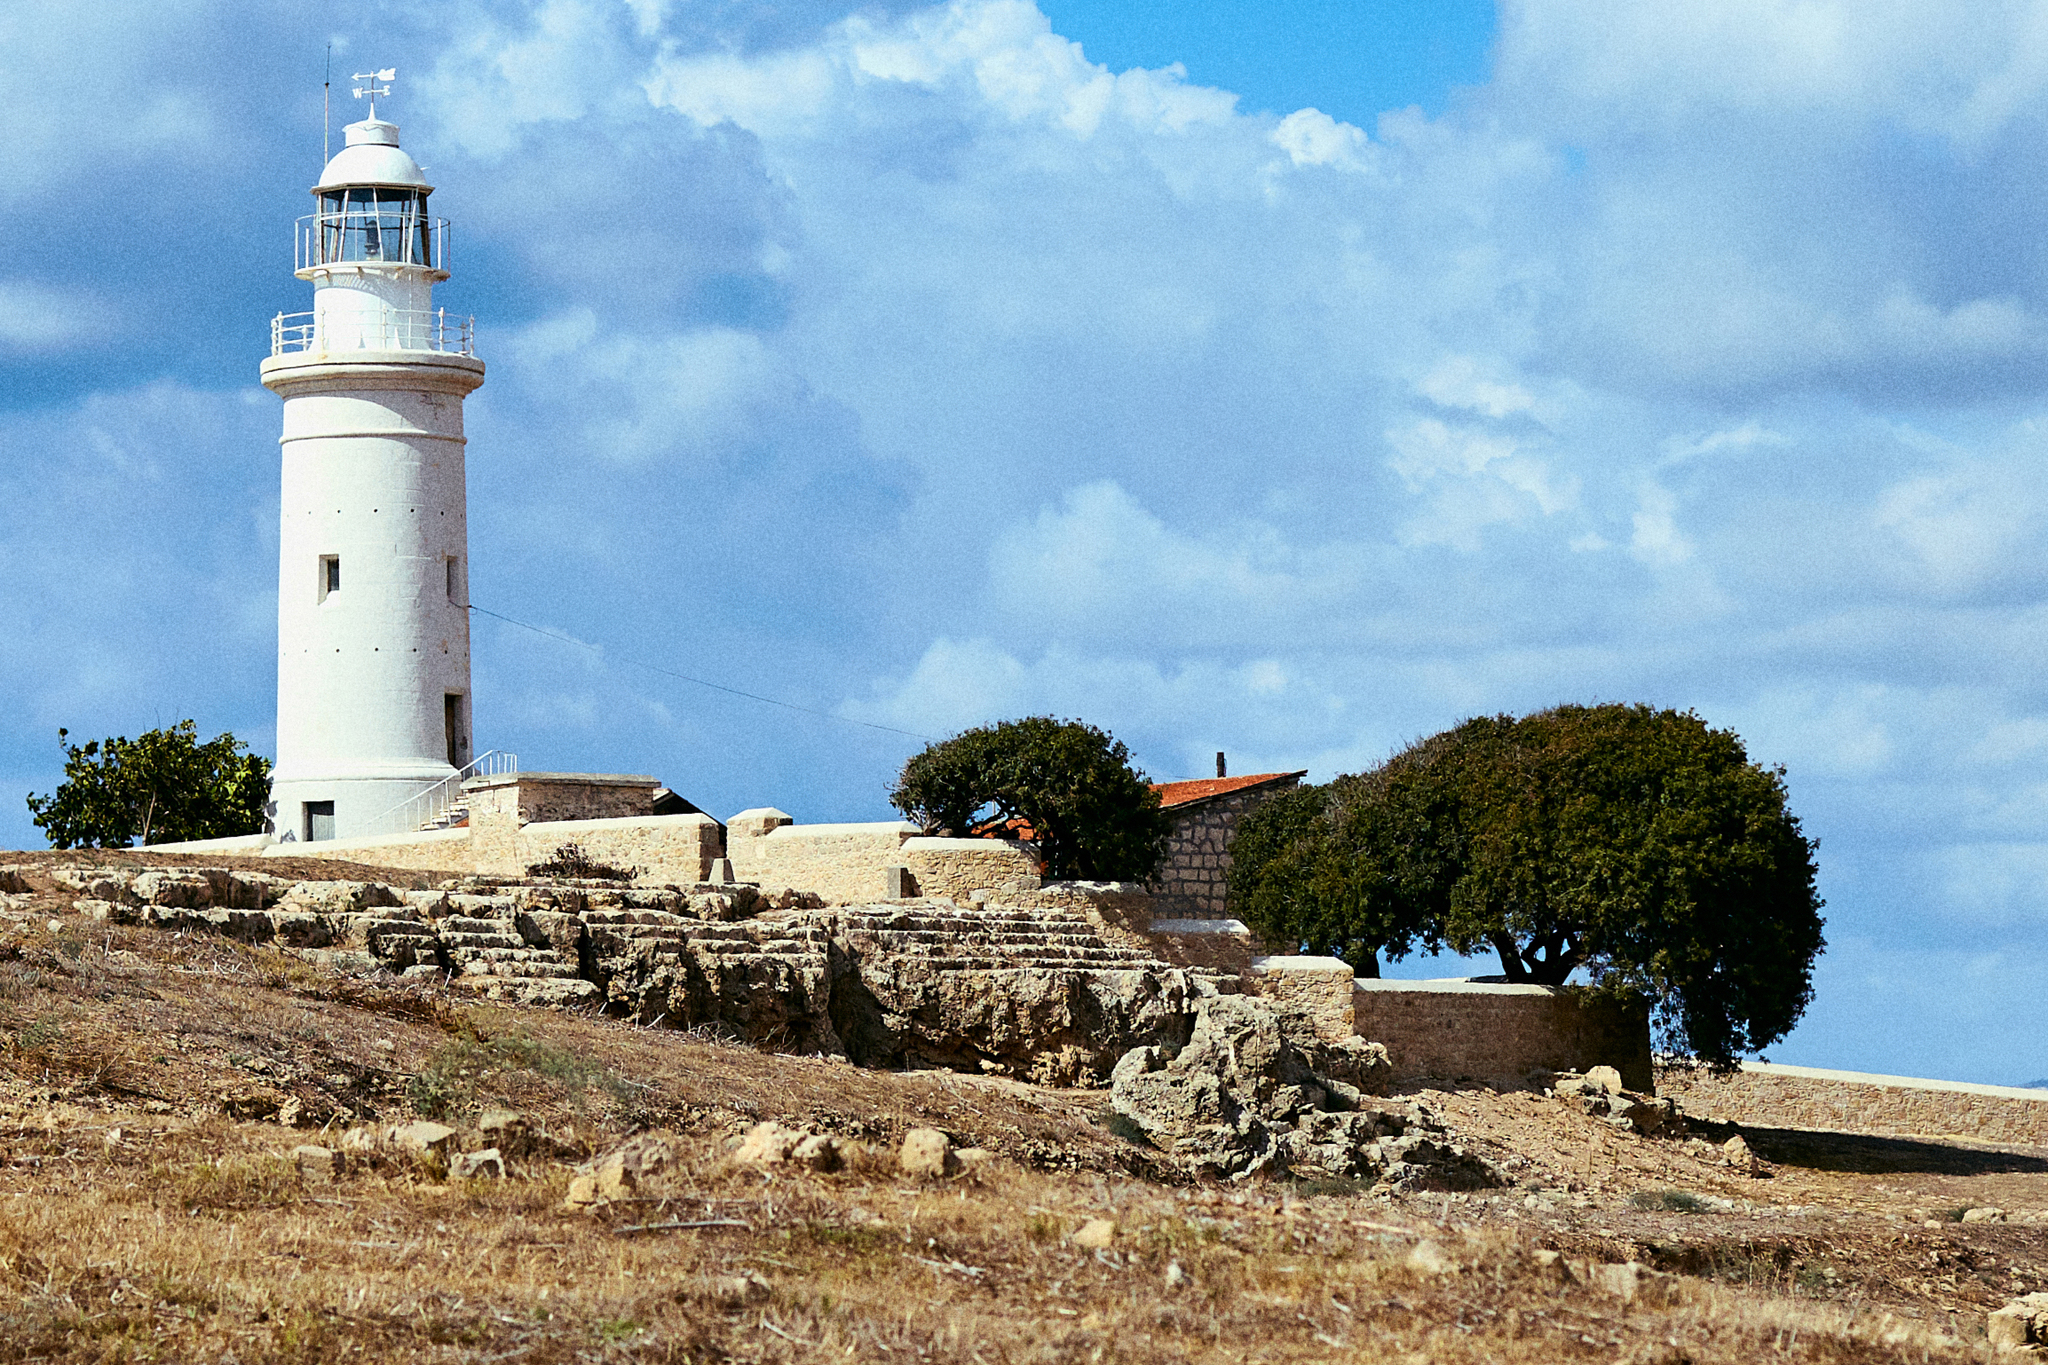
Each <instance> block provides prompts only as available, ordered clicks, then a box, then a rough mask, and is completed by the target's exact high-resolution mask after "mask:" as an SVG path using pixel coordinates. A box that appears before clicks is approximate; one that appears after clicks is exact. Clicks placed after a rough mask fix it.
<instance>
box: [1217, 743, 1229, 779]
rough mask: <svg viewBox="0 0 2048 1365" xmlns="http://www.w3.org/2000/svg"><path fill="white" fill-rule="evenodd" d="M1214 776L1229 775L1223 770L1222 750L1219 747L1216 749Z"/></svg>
mask: <svg viewBox="0 0 2048 1365" xmlns="http://www.w3.org/2000/svg"><path fill="white" fill-rule="evenodd" d="M1216 776H1218V777H1228V776H1230V774H1229V773H1227V772H1225V771H1223V751H1222V750H1221V749H1218V750H1217V751H1216Z"/></svg>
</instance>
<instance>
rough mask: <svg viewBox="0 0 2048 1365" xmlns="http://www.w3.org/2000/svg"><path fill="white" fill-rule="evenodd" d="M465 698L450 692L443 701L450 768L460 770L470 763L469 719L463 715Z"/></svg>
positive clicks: (442, 717)
mask: <svg viewBox="0 0 2048 1365" xmlns="http://www.w3.org/2000/svg"><path fill="white" fill-rule="evenodd" d="M463 701H464V697H463V695H462V693H460V692H450V693H448V694H447V696H445V697H443V698H442V699H441V728H442V731H443V733H444V734H445V735H446V736H447V739H448V766H449V767H451V768H460V767H461V766H462V765H463V764H465V763H467V762H469V734H468V730H469V725H468V717H466V716H464V715H463V714H462V710H463V707H462V703H463Z"/></svg>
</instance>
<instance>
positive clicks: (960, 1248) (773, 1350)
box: [0, 855, 2048, 1365]
mask: <svg viewBox="0 0 2048 1365" xmlns="http://www.w3.org/2000/svg"><path fill="white" fill-rule="evenodd" d="M52 857H61V855H47V856H44V857H41V858H38V857H35V856H33V855H31V856H27V857H22V858H19V859H10V860H12V861H20V862H35V863H38V864H39V865H42V864H47V863H48V862H49V861H50V860H51V858H52ZM95 860H96V861H104V860H105V859H104V856H103V855H95ZM150 861H164V862H168V861H174V860H171V859H151V860H150ZM214 862H215V864H216V865H217V864H218V862H219V860H214ZM262 865H263V867H264V869H265V870H267V871H276V872H286V873H291V872H300V873H311V874H312V875H322V876H341V875H347V872H346V870H345V869H337V868H335V867H333V866H332V865H329V866H327V867H324V868H321V869H320V870H319V871H318V872H317V873H312V869H313V867H314V866H315V865H314V864H311V863H307V864H304V865H303V866H301V867H290V866H280V865H279V863H278V862H277V861H276V860H266V861H265V862H264V863H263V864H262ZM357 875H363V874H362V872H361V871H358V873H357ZM375 875H378V876H380V877H382V878H384V879H386V880H392V879H393V877H392V874H388V873H378V874H375ZM416 875H418V876H419V879H420V880H429V878H427V877H425V876H424V875H423V874H416ZM30 880H31V883H32V884H33V883H35V881H36V879H35V878H34V877H33V876H32V877H31V879H30ZM400 880H402V878H400ZM33 889H34V890H36V891H37V892H38V893H39V894H35V895H32V896H30V897H27V898H22V897H15V898H12V900H11V910H10V914H9V916H8V917H7V918H5V919H0V1163H4V1172H0V1360H47V1361H102V1360H106V1361H114V1360H178V1361H201V1360H204V1361H225V1360H235V1361H239V1362H242V1363H243V1365H250V1363H252V1362H256V1361H269V1360H304V1361H321V1362H330V1361H340V1360H349V1359H361V1360H377V1361H386V1360H390V1361H412V1360H420V1361H428V1360H432V1361H451V1362H453V1361H476V1362H484V1361H533V1362H541V1361H572V1360H576V1361H607V1360H621V1361H624V1360H635V1361H638V1360H648V1361H655V1360H661V1361H667V1360H725V1359H736V1360H825V1359H833V1360H844V1359H850V1358H851V1359H862V1360H894V1361H900V1362H912V1361H946V1362H953V1361H958V1362H975V1363H976V1365H996V1363H997V1362H1020V1363H1021V1362H1026V1361H1087V1362H1108V1361H1131V1362H1137V1361H1152V1360H1201V1361H1209V1360H1215V1361H1246V1360H1266V1361H1276V1362H1277V1361H1294V1360H1335V1359H1351V1358H1369V1359H1380V1358H1391V1359H1402V1360H1430V1361H1438V1360H1443V1361H1468V1360H1469V1361H1523V1360H1531V1361H1533V1360H1555V1359H1587V1360H1617V1359H1620V1360H1633V1361H1644V1362H1648V1361H1658V1362H1672V1365H1676V1363H1677V1362H1698V1363H1700V1365H1704V1363H1705V1362H1721V1361H1727V1362H1738V1361H1739V1362H1751V1361H1757V1360H1772V1361H1776V1360H1785V1361H1801V1360H1812V1361H1860V1360H1894V1359H1898V1360H1913V1361H1928V1360H1975V1359H1979V1358H1989V1357H1988V1356H1987V1355H1986V1348H1985V1346H1984V1344H1983V1335H1982V1334H1983V1323H1984V1315H1985V1313H1986V1312H1987V1311H1988V1310H1990V1309H1992V1308H1995V1307H1997V1306H1998V1305H1999V1304H2001V1303H2003V1302H2005V1301H2006V1300H2007V1299H2009V1298H2012V1297H2014V1296H2016V1295H2018V1294H2021V1293H2024V1292H2028V1291H2035V1290H2043V1289H2048V1224H2044V1223H2042V1222H2028V1221H2023V1219H2024V1218H2026V1217H2027V1216H2038V1215H2040V1213H2041V1212H2042V1211H2044V1210H2048V1152H2041V1151H1999V1150H1991V1149H1985V1148H1978V1147H1968V1146H1963V1145H1959V1144H1951V1143H1940V1142H1908V1141H1898V1140H1883V1139H1875V1138H1859V1137H1849V1136H1840V1135H1825V1134H1810V1133H1795V1132H1776V1131H1757V1130H1751V1131H1748V1132H1746V1133H1745V1134H1744V1135H1743V1136H1744V1137H1745V1139H1746V1141H1747V1142H1748V1143H1749V1144H1750V1145H1751V1147H1752V1148H1753V1150H1754V1152H1755V1153H1756V1154H1757V1155H1758V1156H1760V1157H1761V1158H1762V1159H1763V1164H1762V1165H1759V1166H1756V1167H1754V1168H1752V1167H1749V1166H1747V1165H1744V1164H1741V1163H1738V1164H1736V1165H1732V1166H1731V1165H1729V1164H1727V1163H1726V1162H1725V1161H1724V1160H1723V1157H1722V1153H1721V1146H1720V1144H1722V1143H1723V1142H1725V1141H1726V1140H1727V1139H1728V1138H1729V1137H1730V1136H1732V1135H1733V1132H1732V1130H1728V1129H1711V1130H1703V1129H1699V1128H1697V1127H1696V1128H1695V1129H1694V1131H1693V1133H1692V1134H1691V1135H1690V1136H1689V1138H1688V1137H1680V1138H1669V1139H1660V1138H1647V1137H1641V1136H1637V1135H1634V1134H1625V1133H1621V1132H1618V1131H1616V1130H1615V1129H1614V1128H1612V1127H1610V1126H1608V1125H1606V1124H1605V1123H1603V1122H1601V1121H1599V1120H1597V1119H1595V1118H1592V1117H1589V1116H1588V1115H1587V1114H1585V1113H1584V1112H1582V1111H1580V1110H1578V1109H1575V1108H1573V1107H1572V1106H1571V1105H1569V1104H1567V1103H1566V1102H1564V1101H1560V1100H1556V1099H1552V1098H1549V1097H1547V1096H1537V1095H1522V1094H1511V1095H1496V1094H1493V1093H1492V1092H1488V1091H1481V1092H1461V1093H1456V1094H1437V1093H1430V1094H1426V1095H1424V1096H1422V1097H1421V1098H1422V1100H1423V1102H1424V1103H1426V1104H1428V1105H1429V1106H1431V1107H1432V1108H1434V1109H1435V1110H1436V1111H1437V1112H1438V1113H1439V1114H1440V1115H1441V1116H1442V1118H1443V1119H1444V1120H1445V1121H1446V1122H1447V1123H1448V1124H1449V1125H1450V1126H1451V1127H1452V1128H1454V1129H1455V1130H1456V1131H1457V1132H1459V1133H1460V1134H1462V1135H1463V1138H1464V1140H1465V1141H1466V1142H1468V1143H1469V1144H1470V1145H1472V1146H1473V1147H1475V1148H1476V1149H1478V1150H1480V1151H1482V1152H1483V1153H1485V1154H1486V1155H1487V1156H1488V1157H1490V1158H1491V1159H1492V1160H1493V1161H1495V1162H1496V1163H1498V1164H1499V1165H1500V1166H1502V1167H1503V1168H1504V1169H1506V1170H1507V1171H1509V1172H1510V1173H1511V1174H1512V1175H1513V1177H1514V1178H1515V1179H1516V1180H1517V1181H1518V1182H1519V1184H1518V1185H1517V1186H1516V1187H1515V1188H1512V1189H1506V1190H1500V1191H1488V1192H1481V1193H1475V1194H1465V1195H1458V1194H1425V1195H1413V1196H1407V1197H1400V1198H1395V1197H1389V1196H1385V1195H1379V1194H1374V1193H1372V1192H1370V1191H1368V1190H1365V1189H1361V1188H1357V1187H1355V1186H1351V1185H1343V1184H1334V1183H1325V1184H1315V1183H1286V1182H1274V1183H1255V1184H1249V1185H1242V1186H1214V1185H1209V1186H1203V1185H1192V1184H1188V1183H1184V1182H1182V1181H1180V1180H1179V1179H1178V1178H1177V1177H1176V1175H1175V1174H1174V1172H1173V1171H1171V1170H1170V1169H1168V1168H1167V1167H1166V1166H1165V1164H1164V1163H1163V1161H1162V1160H1161V1158H1160V1156H1159V1154H1158V1153H1156V1152H1154V1151H1152V1150H1150V1149H1148V1148H1146V1147H1145V1146H1143V1145H1141V1144H1140V1143H1139V1142H1135V1141H1133V1140H1131V1139H1129V1138H1127V1137H1124V1136H1121V1135H1120V1132H1121V1131H1128V1129H1127V1126H1126V1125H1124V1124H1121V1123H1119V1122H1117V1121H1114V1120H1112V1119H1111V1118H1110V1117H1109V1111H1108V1110H1107V1108H1106V1106H1105V1104H1104V1101H1103V1096H1102V1094H1101V1093H1100V1092H1090V1091H1054V1090H1044V1089H1036V1088H1033V1087H1030V1086H1026V1085H1022V1084H1019V1083H1016V1082H1011V1081H1001V1080H991V1079H985V1078H979V1077H969V1076H961V1075H954V1074H951V1073H940V1072H920V1073H886V1072H876V1071H862V1070H859V1069H856V1068H853V1067H850V1066H848V1065H845V1064H843V1063H833V1062H830V1061H826V1060H822V1059H816V1058H800V1057H789V1056H778V1055H771V1054H764V1053H758V1052H755V1051H752V1050H750V1049H746V1048H742V1047H738V1046H735V1045H733V1044H731V1043H729V1042H724V1041H721V1040H719V1039H717V1038H713V1037H699V1036H693V1035H689V1034H682V1033H677V1032H673V1031H664V1030H647V1029H641V1028H636V1027H631V1026H628V1025H624V1024H621V1023H617V1022H614V1021H609V1020H605V1019H601V1018H592V1017H587V1016H578V1015H572V1014H566V1013H559V1012H550V1011H543V1010H521V1009H517V1008H512V1007H504V1006H486V1005H480V1004H476V1003H472V1002H470V1001H467V1000H465V999H464V998H463V997H461V995H460V994H459V993H451V992H450V991H448V990H447V989H446V988H444V987H438V986H433V985H428V984H418V983H407V984H406V985H405V986H403V987H400V986H399V985H398V984H396V983H394V982H392V981H390V980H389V979H385V980H382V981H380V980H375V979H349V978H344V977H340V976H336V975H331V974H328V973H326V972H323V971H320V970H316V969H314V968H312V967H310V966H308V965H307V964H306V963H304V962H302V961H300V960H298V959H296V958H293V957H289V956H286V955H283V954H281V953H276V952H273V951H270V950H267V949H257V948H249V947H246V946H242V945H239V944H236V943H232V942H229V941H227V940H225V939H220V938H215V937H211V936H204V935H191V934H182V935H180V934H171V933H166V932H163V931H160V930H154V929H149V928H127V927H119V926H111V925H108V924H104V923H97V922H92V921H87V920H85V919H83V918H81V917H79V916H77V915H75V914H73V913H72V912H71V909H70V905H69V902H68V900H66V899H63V898H60V897H57V896H55V895H51V894H40V893H47V891H48V887H47V886H34V887H33ZM493 1108H507V1109H511V1110H515V1111H517V1112H519V1113H520V1114H522V1115H523V1116H525V1117H526V1119H527V1120H528V1123H529V1125H530V1128H531V1131H532V1134H533V1136H532V1138H531V1140H530V1141H529V1142H528V1144H527V1147H526V1149H525V1150H524V1151H523V1152H516V1153H508V1155H511V1157H512V1159H511V1161H510V1171H509V1174H508V1176H507V1178H504V1179H495V1178H492V1179H476V1180H460V1179H444V1178H438V1172H437V1170H436V1169H435V1168H434V1167H433V1166H431V1165H422V1164H418V1163H415V1162H414V1161H412V1160H410V1159H405V1158H400V1157H399V1156H397V1155H395V1154H392V1153H390V1152H388V1151H386V1152H379V1153H377V1154H376V1155H375V1159H373V1160H362V1159H359V1160H357V1161H355V1162H354V1163H353V1164H352V1165H351V1166H350V1167H349V1168H348V1169H345V1170H343V1171H341V1172H340V1173H339V1174H337V1175H335V1176H334V1177H333V1178H332V1179H331V1180H330V1181H324V1182H323V1181H320V1180H317V1179H309V1178H308V1177H307V1176H305V1175H304V1174H302V1172H301V1170H300V1168H299V1166H298V1165H297V1164H296V1163H295V1161H294V1159H293V1158H292V1156H291V1153H292V1151H293V1148H294V1147H295V1146H297V1145H299V1144H306V1143H316V1144H324V1145H326V1146H329V1147H333V1148H340V1147H342V1146H343V1141H342V1137H343V1134H344V1133H345V1132H346V1131H347V1130H348V1129H350V1128H352V1127H363V1126H366V1125H374V1124H380V1123H381V1124H389V1123H392V1122H401V1121H406V1120H411V1119H415V1118H421V1117H426V1118H437V1119H441V1120H444V1121H445V1122H447V1123H448V1124H450V1125H452V1126H454V1127H456V1128H458V1129H463V1130H466V1129H467V1128H468V1127H469V1126H471V1125H473V1124H474V1123H475V1122H476V1121H477V1119H478V1118H479V1116H480V1115H482V1114H483V1113H484V1112H485V1111H486V1110H488V1109H493ZM763 1119H776V1120H779V1121H780V1122H782V1123H784V1124H788V1125H792V1126H802V1127H807V1128H810V1129H813V1130H816V1131H820V1132H829V1133H833V1134H838V1135H840V1136H842V1137H843V1138H845V1139H847V1142H846V1147H847V1150H848V1151H849V1153H850V1154H851V1159H850V1161H849V1163H848V1165H847V1167H846V1168H845V1169H843V1170H840V1171H837V1172H832V1173H820V1172H815V1171H810V1170H805V1169H800V1168H797V1167H793V1166H790V1165H782V1166H776V1167H772V1168H765V1169H764V1168H755V1167H746V1166H741V1165H739V1164H737V1163H736V1162H735V1160H734V1154H733V1151H732V1146H733V1143H734V1141H735V1140H736V1139H737V1138H738V1137H739V1136H740V1135H741V1134H743V1133H745V1132H746V1131H747V1130H748V1129H749V1128H750V1127H752V1126H753V1125H754V1124H756V1123H757V1122H759V1121H761V1120H763ZM918 1126H929V1127H936V1128H939V1129H943V1130H944V1131H945V1132H946V1133H948V1134H949V1135H950V1136H951V1137H952V1139H953V1141H954V1142H955V1143H956V1144H957V1145H958V1146H961V1147H980V1148H985V1149H988V1150H990V1151H992V1152H994V1153H995V1154H996V1155H995V1157H994V1159H992V1160H990V1161H987V1162H985V1163H981V1164H977V1165H973V1166H970V1167H969V1168H967V1169H965V1170H963V1171H962V1172H961V1173H959V1174H957V1175H953V1176H949V1177H944V1178H926V1179H914V1178H911V1177H909V1176H906V1175H903V1174H901V1173H899V1171H898V1170H897V1169H896V1165H895V1163H894V1161H893V1158H892V1153H893V1151H894V1149H895V1146H896V1144H897V1143H898V1142H899V1141H900V1139H901V1137H902V1135H903V1134H904V1132H905V1131H907V1130H908V1129H910V1128H913V1127H918ZM639 1133H654V1134H659V1135H663V1136H666V1137H669V1138H670V1139H672V1145H673V1149H674V1151H675V1152H676V1154H677V1155H676V1157H675V1159H674V1160H673V1161H672V1162H671V1163H670V1164H669V1165H667V1166H666V1167H664V1168H662V1169H660V1170H658V1171H653V1172H651V1173H650V1174H649V1175H648V1176H647V1177H646V1178H645V1179H644V1180H643V1181H642V1182H641V1183H640V1185H639V1187H638V1188H637V1189H636V1190H634V1191H632V1192H631V1195H630V1197H628V1198H625V1199H621V1200H617V1201H614V1202H612V1203H611V1204H608V1205H606V1206H604V1207H603V1208H601V1209H600V1210H598V1211H597V1212H595V1213H588V1212H574V1211H571V1210H569V1209H568V1208H566V1207H565V1206H564V1196H565V1193H566V1191H567V1189H568V1186H569V1183H570V1181H571V1179H572V1178H573V1175H574V1173H575V1169H574V1168H575V1167H576V1166H577V1165H578V1164H580V1163H584V1162H586V1161H587V1160H589V1159H590V1158H591V1157H593V1156H595V1155H598V1154H600V1153H603V1152H604V1151H606V1150H607V1149H610V1148H612V1147H614V1146H616V1145H617V1144H618V1143H619V1142H621V1141H622V1140H624V1139H626V1138H628V1137H630V1136H632V1135H635V1134H639ZM456 1143H457V1145H458V1146H461V1147H469V1148H474V1147H478V1146H481V1145H484V1143H483V1139H482V1138H481V1137H480V1136H479V1135H476V1134H472V1133H469V1132H467V1131H464V1132H462V1133H461V1135H459V1136H458V1137H457V1139H456ZM1986 1207H1996V1208H1998V1209H2001V1210H2004V1211H2006V1214H2007V1221H2003V1222H2001V1221H1970V1222H1963V1221H1960V1218H1961V1214H1962V1212H1963V1211H1964V1210H1966V1209H1970V1208H1986ZM1983 1216H1984V1215H1980V1217H1983ZM1083 1229H1087V1231H1086V1232H1083ZM1077 1238H1078V1239H1077ZM1628 1263H1634V1267H1635V1268H1627V1266H1628Z"/></svg>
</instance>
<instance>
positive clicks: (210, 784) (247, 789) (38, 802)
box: [28, 720, 270, 848]
mask: <svg viewBox="0 0 2048 1365" xmlns="http://www.w3.org/2000/svg"><path fill="white" fill-rule="evenodd" d="M69 735H70V731H68V730H59V731H58V732H57V743H58V745H59V747H61V748H62V749H63V750H64V781H63V782H62V783H61V784H60V785H59V786H58V788H57V790H56V791H55V792H54V793H52V794H51V795H49V796H34V795H31V796H30V797H29V798H28V808H29V812H30V814H31V815H32V816H33V817H34V820H35V823H36V827H37V828H38V829H40V830H42V831H43V834H44V836H45V837H47V838H48V839H49V841H50V847H52V848H125V847H127V846H128V845H129V844H130V843H143V844H148V843H152V842H153V843H174V842H177V841H179V840H184V839H223V838H227V837H229V836H231V835H236V834H255V833H257V832H259V831H260V830H262V828H263V807H264V804H265V802H267V801H268V800H269V798H270V760H268V759H266V758H263V757H261V756H259V755H257V754H252V753H249V752H248V751H247V747H246V746H245V745H244V744H243V743H242V742H241V741H240V740H238V739H236V738H235V737H234V736H233V735H231V734H222V735H220V736H218V737H217V738H215V739H211V740H209V741H207V742H206V743H204V744H201V743H200V742H199V727H198V726H197V725H196V724H195V723H193V722H192V721H189V720H181V721H179V722H178V723H177V724H176V725H173V726H171V727H170V728H169V729H167V730H151V731H149V732H147V733H146V734H144V735H142V736H141V737H140V738H137V739H129V738H127V737H126V736H125V735H124V736H119V737H116V738H112V739H104V740H100V739H96V740H90V741H88V742H87V743H85V744H80V745H72V744H66V743H65V740H66V739H67V738H68V737H69Z"/></svg>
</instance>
